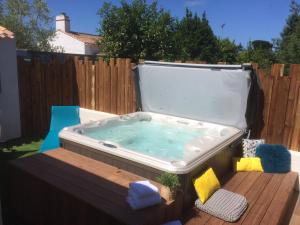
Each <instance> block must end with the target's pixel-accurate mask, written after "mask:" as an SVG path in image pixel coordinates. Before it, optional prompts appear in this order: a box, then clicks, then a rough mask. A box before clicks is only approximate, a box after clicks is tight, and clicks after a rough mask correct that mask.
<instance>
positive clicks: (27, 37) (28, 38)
mask: <svg viewBox="0 0 300 225" xmlns="http://www.w3.org/2000/svg"><path fill="white" fill-rule="evenodd" d="M0 3H1V4H0V24H1V25H3V26H4V27H6V28H7V29H9V30H11V31H12V32H14V33H15V37H16V44H17V48H19V49H30V50H40V51H50V50H52V48H51V46H50V44H49V41H50V40H51V38H53V37H54V30H53V29H52V28H51V26H50V24H51V23H52V18H51V17H50V15H49V9H48V6H47V4H46V2H45V1H44V0H33V1H29V0H3V1H1V2H0Z"/></svg>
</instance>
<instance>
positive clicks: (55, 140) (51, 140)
mask: <svg viewBox="0 0 300 225" xmlns="http://www.w3.org/2000/svg"><path fill="white" fill-rule="evenodd" d="M58 133H59V130H58V131H49V133H48V134H47V136H46V138H45V140H44V142H43V144H42V145H41V147H40V150H39V152H45V151H47V150H51V149H56V148H59V147H60V144H59V137H58Z"/></svg>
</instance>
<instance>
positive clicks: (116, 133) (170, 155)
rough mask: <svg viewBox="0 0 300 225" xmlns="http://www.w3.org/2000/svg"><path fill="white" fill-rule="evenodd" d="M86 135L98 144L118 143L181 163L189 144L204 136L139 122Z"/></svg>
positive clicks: (190, 130) (179, 127) (195, 131)
mask: <svg viewBox="0 0 300 225" xmlns="http://www.w3.org/2000/svg"><path fill="white" fill-rule="evenodd" d="M85 135H86V136H88V137H91V138H94V139H97V140H103V141H111V142H114V143H118V144H119V145H121V146H123V147H124V148H127V149H130V150H134V151H136V152H139V153H143V154H146V155H149V156H153V157H155V158H159V159H162V160H167V161H171V160H182V159H183V150H184V146H185V144H186V143H187V142H189V141H191V140H192V139H194V138H196V137H200V136H202V135H203V131H200V130H199V129H193V128H189V127H187V126H183V125H179V124H178V125H172V124H167V123H160V122H157V121H136V122H130V123H126V122H124V123H121V124H119V125H116V126H112V127H105V126H104V127H99V129H90V130H89V129H87V130H85Z"/></svg>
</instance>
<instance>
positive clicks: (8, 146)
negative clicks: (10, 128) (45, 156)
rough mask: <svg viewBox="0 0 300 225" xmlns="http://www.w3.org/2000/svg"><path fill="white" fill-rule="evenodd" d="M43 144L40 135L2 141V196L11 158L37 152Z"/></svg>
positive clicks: (0, 146)
mask: <svg viewBox="0 0 300 225" xmlns="http://www.w3.org/2000/svg"><path fill="white" fill-rule="evenodd" d="M41 144H42V139H41V138H39V137H33V138H18V139H13V140H10V141H8V142H5V143H0V196H1V193H2V188H3V187H2V185H1V184H4V181H5V177H6V171H5V168H6V164H7V162H8V161H9V160H13V159H17V158H22V157H26V156H30V155H33V154H35V153H36V152H37V151H38V150H39V148H40V145H41Z"/></svg>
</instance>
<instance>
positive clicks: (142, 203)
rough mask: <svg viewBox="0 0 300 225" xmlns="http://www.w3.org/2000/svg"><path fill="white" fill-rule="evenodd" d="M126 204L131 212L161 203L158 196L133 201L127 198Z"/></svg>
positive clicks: (129, 197)
mask: <svg viewBox="0 0 300 225" xmlns="http://www.w3.org/2000/svg"><path fill="white" fill-rule="evenodd" d="M126 200H127V202H128V204H129V205H130V207H131V208H132V209H133V210H138V209H143V208H146V207H148V206H152V205H157V204H160V202H161V197H160V196H159V195H154V196H149V197H144V198H142V199H134V198H132V197H131V196H127V199H126Z"/></svg>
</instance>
